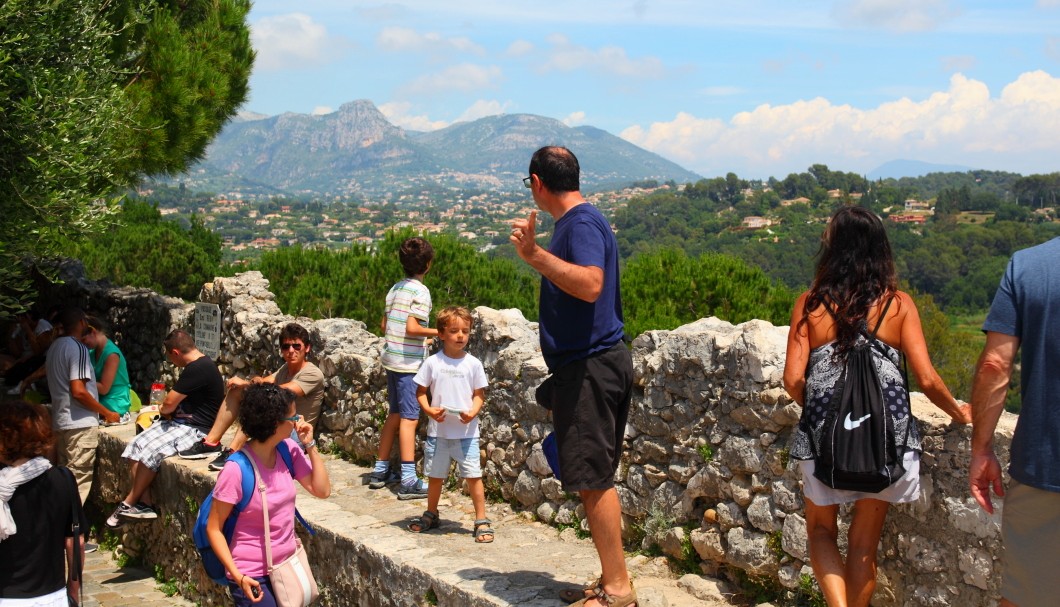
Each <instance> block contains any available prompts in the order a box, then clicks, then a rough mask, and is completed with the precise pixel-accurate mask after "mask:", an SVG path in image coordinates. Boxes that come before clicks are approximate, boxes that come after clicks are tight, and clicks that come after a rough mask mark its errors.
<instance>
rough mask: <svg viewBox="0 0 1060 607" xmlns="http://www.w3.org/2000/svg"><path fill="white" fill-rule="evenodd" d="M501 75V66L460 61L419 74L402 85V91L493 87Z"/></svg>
mask: <svg viewBox="0 0 1060 607" xmlns="http://www.w3.org/2000/svg"><path fill="white" fill-rule="evenodd" d="M502 77H503V73H502V72H501V68H499V67H497V66H495V65H489V66H482V65H474V64H471V63H462V64H460V65H452V66H449V67H447V68H445V69H444V70H442V71H440V72H436V73H434V74H426V75H424V76H420V77H419V78H416V79H415V80H413V81H412V82H409V83H408V84H407V85H405V86H404V87H402V92H404V93H407V94H433V93H439V92H443V91H478V90H482V89H487V88H494V87H495V86H496V85H497V83H498V82H499V81H500V80H501V78H502Z"/></svg>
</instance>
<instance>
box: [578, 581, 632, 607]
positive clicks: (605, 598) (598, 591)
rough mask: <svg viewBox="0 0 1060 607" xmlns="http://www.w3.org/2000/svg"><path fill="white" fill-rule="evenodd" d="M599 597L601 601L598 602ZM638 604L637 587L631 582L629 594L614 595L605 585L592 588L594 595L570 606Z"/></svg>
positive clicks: (588, 606) (628, 606) (624, 605)
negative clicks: (608, 592) (606, 589)
mask: <svg viewBox="0 0 1060 607" xmlns="http://www.w3.org/2000/svg"><path fill="white" fill-rule="evenodd" d="M597 599H599V602H597ZM636 604H637V589H636V588H634V587H633V583H632V582H630V584H629V594H624V595H622V596H614V595H610V594H607V593H606V592H604V588H603V586H597V587H595V588H593V589H592V595H591V596H587V597H585V598H583V599H582V600H580V601H578V602H577V603H574V604H572V605H571V606H570V607H595V606H596V605H607V607H634V606H635V605H636Z"/></svg>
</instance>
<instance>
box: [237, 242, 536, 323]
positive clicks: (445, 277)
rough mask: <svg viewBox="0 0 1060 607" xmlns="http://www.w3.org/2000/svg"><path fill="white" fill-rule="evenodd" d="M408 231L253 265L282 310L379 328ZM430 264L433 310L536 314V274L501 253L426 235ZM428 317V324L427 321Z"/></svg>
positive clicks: (270, 256)
mask: <svg viewBox="0 0 1060 607" xmlns="http://www.w3.org/2000/svg"><path fill="white" fill-rule="evenodd" d="M412 235H413V233H412V232H411V231H408V230H406V231H401V232H390V233H388V234H387V235H386V238H385V239H384V240H383V241H382V242H380V243H379V246H378V249H376V250H369V249H367V248H365V247H360V246H353V247H350V248H348V249H344V250H342V251H329V250H326V249H316V248H304V247H301V246H295V247H288V248H283V249H279V250H277V251H271V252H268V253H266V254H265V255H263V256H262V258H261V261H260V263H259V264H258V266H257V269H260V270H261V272H262V273H263V274H264V275H265V277H266V278H268V279H269V280H270V281H271V283H272V291H273V292H274V293H276V300H277V303H278V304H279V305H280V308H281V309H283V310H284V311H285V312H287V313H289V314H305V315H307V316H311V317H315V318H321V317H344V318H353V319H356V320H360V321H363V322H364V323H365V324H366V325H368V329H369V330H370V331H373V332H376V333H378V332H379V330H380V327H379V324H380V323H379V321H380V319H381V318H382V317H383V307H384V304H385V302H386V294H387V291H389V290H390V287H391V286H393V285H394V283H395V282H397V281H398V280H400V279H401V278H402V277H404V275H405V274H404V271H403V270H402V269H401V264H400V263H399V261H398V254H397V251H398V247H399V246H400V244H401V242H402V241H403V240H405V239H406V238H408V237H409V236H412ZM426 238H427V239H428V240H429V241H430V243H431V245H432V246H433V247H434V250H435V258H434V264H433V265H432V266H431V270H430V272H428V273H427V276H426V277H425V278H424V284H426V285H427V288H428V289H430V291H431V300H432V302H433V304H434V310H435V311H437V310H440V309H441V308H443V307H445V306H449V305H459V306H465V307H468V308H469V309H474V308H475V307H477V306H489V307H491V308H497V309H503V308H519V309H520V310H522V311H523V314H524V315H526V316H527V317H528V318H531V319H536V317H537V289H538V284H539V281H538V278H537V276H536V275H535V274H533V273H532V271H531V270H530V269H529V268H527V267H525V266H520V265H517V264H516V263H515V262H512V261H509V260H505V259H495V258H491V257H487V256H486V255H482V254H479V253H478V252H477V251H475V249H474V247H472V246H470V245H468V244H466V243H463V242H461V241H459V240H458V239H457V238H456V237H454V236H450V235H429V236H426ZM432 324H433V323H432Z"/></svg>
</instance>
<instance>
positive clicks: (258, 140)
mask: <svg viewBox="0 0 1060 607" xmlns="http://www.w3.org/2000/svg"><path fill="white" fill-rule="evenodd" d="M543 145H563V146H566V147H568V148H570V149H571V150H572V151H574V153H575V154H576V155H577V156H578V160H579V162H580V164H581V169H582V172H581V176H582V186H583V189H585V190H587V191H593V190H606V189H615V188H619V187H623V186H627V185H629V184H631V183H633V182H636V181H642V180H651V179H654V180H656V181H658V182H660V183H661V182H664V181H669V180H673V181H676V182H677V183H686V182H690V181H698V180H699V179H700V178H701V177H700V176H699V175H697V174H696V173H693V172H692V171H688V170H686V169H684V168H682V167H680V166H678V165H677V164H675V163H673V162H670V161H668V160H666V159H664V158H662V157H661V156H659V155H657V154H654V153H652V152H649V151H647V150H644V149H641V148H639V147H637V146H635V145H633V144H631V143H629V142H628V141H625V140H624V139H621V138H619V137H616V136H614V135H611V134H610V133H608V132H606V131H603V130H601V129H598V128H594V127H591V126H579V127H569V126H567V125H565V124H563V123H562V122H560V121H558V120H554V119H552V118H546V117H543V116H535V115H532V114H502V115H498V116H489V117H486V118H480V119H478V120H475V121H472V122H460V123H456V124H453V125H451V126H449V127H447V128H444V129H440V130H437V131H432V132H427V133H423V132H416V131H408V130H405V129H402V128H400V127H398V126H395V125H393V124H391V123H390V122H389V121H388V120H387V119H386V117H385V116H384V115H383V114H382V112H380V111H379V109H378V108H377V107H376V106H375V105H374V104H373V103H372V102H370V101H366V100H360V101H353V102H350V103H346V104H344V105H343V106H342V107H340V108H339V109H338V110H337V111H335V112H332V113H330V114H325V115H307V114H295V113H285V114H281V115H278V116H269V117H262V116H260V115H253V114H245V115H243V117H241V118H239V119H236V120H233V121H232V122H231V123H229V124H228V125H227V126H226V127H225V128H224V129H223V130H222V131H221V133H220V134H219V135H218V136H217V138H216V139H214V141H213V143H212V144H211V145H210V147H209V148H208V149H207V152H206V157H205V158H204V159H203V160H202V161H201V162H199V163H198V164H197V165H195V166H194V167H192V168H191V169H190V170H189V171H188V172H187V173H186V174H184V175H180V176H178V177H176V178H174V179H173V180H172V181H180V182H184V183H185V184H186V185H188V186H189V187H192V188H194V189H195V190H200V191H216V192H231V191H241V192H249V193H258V194H287V195H296V196H298V195H325V196H327V195H332V196H334V195H343V196H353V197H358V196H360V197H365V198H380V197H382V198H384V199H390V198H392V197H395V196H398V195H400V194H402V193H404V192H418V191H423V189H424V188H425V187H441V188H458V189H462V190H470V191H476V190H480V191H496V190H508V189H516V188H521V187H523V186H522V183H521V179H522V178H523V177H525V176H526V174H527V165H528V164H529V161H530V156H531V154H533V152H534V150H536V149H537V148H539V147H541V146H543Z"/></svg>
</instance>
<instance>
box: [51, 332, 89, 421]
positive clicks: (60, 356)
mask: <svg viewBox="0 0 1060 607" xmlns="http://www.w3.org/2000/svg"><path fill="white" fill-rule="evenodd" d="M46 365H47V368H48V369H47V370H48V391H49V392H50V393H51V397H52V428H53V429H55V430H74V429H77V428H91V427H92V426H98V425H99V416H98V415H97V414H96V413H95V412H94V411H89V410H88V409H85V408H84V407H82V406H81V403H79V402H77V401H75V400H74V399H73V398H72V397H71V396H70V380H73V379H80V380H82V381H83V382H85V389H86V390H88V393H89V394H91V395H92V398H94V399H96V400H99V392H98V391H97V390H96V372H95V370H94V369H93V368H92V358H91V356H90V355H89V353H88V348H86V347H85V345H84V344H82V343H81V342H79V341H77V340H76V339H74V338H73V337H70V336H69V335H64V336H62V337H60V338H59V339H57V340H55V343H53V344H52V347H51V348H48V358H47V362H46Z"/></svg>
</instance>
